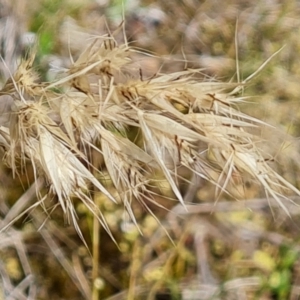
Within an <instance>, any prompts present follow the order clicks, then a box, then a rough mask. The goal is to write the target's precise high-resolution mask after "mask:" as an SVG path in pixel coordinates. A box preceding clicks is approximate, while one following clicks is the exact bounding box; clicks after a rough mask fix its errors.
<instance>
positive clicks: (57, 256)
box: [0, 0, 300, 300]
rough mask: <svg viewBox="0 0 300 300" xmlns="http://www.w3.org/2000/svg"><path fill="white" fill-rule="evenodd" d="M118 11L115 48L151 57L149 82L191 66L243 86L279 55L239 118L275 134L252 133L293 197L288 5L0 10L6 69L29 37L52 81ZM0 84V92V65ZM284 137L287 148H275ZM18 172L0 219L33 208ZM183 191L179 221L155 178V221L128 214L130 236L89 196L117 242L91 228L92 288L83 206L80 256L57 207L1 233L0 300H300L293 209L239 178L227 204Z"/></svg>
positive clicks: (293, 44)
mask: <svg viewBox="0 0 300 300" xmlns="http://www.w3.org/2000/svg"><path fill="white" fill-rule="evenodd" d="M123 12H124V14H125V28H126V35H127V38H128V42H129V43H130V45H131V46H133V47H135V48H140V49H144V50H145V51H147V52H148V53H149V54H151V55H149V56H148V57H147V58H146V59H145V58H143V61H142V62H141V63H142V65H143V70H145V72H146V73H147V74H148V75H151V74H155V72H157V71H158V70H162V71H163V72H173V71H179V70H182V69H183V68H185V67H193V68H203V69H204V70H203V72H204V73H205V74H207V77H209V76H210V77H212V78H215V79H218V80H221V81H225V82H229V81H230V80H233V81H236V80H240V81H242V80H243V79H245V78H246V77H247V76H249V75H250V74H252V73H253V72H254V71H255V70H256V69H258V68H259V66H260V65H261V64H262V63H263V62H264V61H266V60H267V59H268V58H269V57H270V56H272V54H273V53H274V52H276V51H277V50H278V49H280V48H281V47H283V46H284V48H283V49H282V51H281V52H280V53H279V54H278V55H277V56H276V57H275V58H274V59H273V60H272V61H271V62H270V63H269V64H268V65H267V67H266V68H265V69H264V70H263V71H262V72H261V73H260V75H259V76H258V77H257V78H255V79H254V80H253V81H252V82H251V83H250V84H249V85H248V86H246V87H245V90H244V95H245V103H243V104H242V105H240V109H241V110H243V111H245V112H247V113H248V114H250V115H253V116H255V117H257V118H259V119H261V120H263V121H266V122H269V123H270V124H272V125H274V126H276V127H278V128H279V129H280V133H278V136H270V134H269V133H268V131H267V130H266V132H262V133H261V134H262V136H263V137H264V136H265V137H266V138H267V139H268V143H273V144H274V153H273V155H274V163H273V164H274V168H276V169H277V170H278V171H279V172H280V174H282V175H283V176H284V177H285V178H286V179H288V180H289V181H290V182H291V183H293V184H294V185H295V186H297V187H298V188H299V176H298V174H299V168H298V165H297V164H298V163H299V161H300V159H299V155H298V148H297V137H298V136H299V133H300V130H299V125H300V124H299V122H300V115H299V111H300V110H299V96H300V88H299V82H300V71H299V70H300V60H299V50H300V39H299V34H300V18H299V16H300V2H299V1H297V0H285V1H280V0H277V1H276V0H268V1H266V0H258V1H244V0H228V1H226V3H225V2H224V1H220V0H219V1H217V0H209V1H208V0H207V1H200V0H156V1H152V0H123V1H122V0H111V1H109V0H98V1H96V0H95V1H92V0H90V1H88V0H36V1H34V2H32V1H31V2H30V1H28V0H27V1H26V0H23V1H8V0H1V1H0V26H1V33H0V39H1V45H0V50H1V55H2V57H3V58H4V59H5V61H6V62H7V65H8V66H9V67H10V68H11V70H12V71H13V70H14V68H15V67H16V61H17V59H19V58H20V57H22V56H23V57H24V56H26V53H27V52H28V49H29V48H30V47H32V46H33V44H34V43H35V41H38V47H37V49H38V50H37V51H38V52H37V58H36V68H37V69H38V70H39V71H40V73H41V74H42V75H41V76H42V78H41V80H52V79H53V78H54V76H56V75H57V70H58V69H61V68H64V67H67V66H68V63H69V57H70V54H71V55H72V56H74V57H76V55H78V54H79V52H80V51H81V50H82V47H83V45H84V43H85V39H86V38H87V37H88V35H103V34H105V33H107V31H108V30H114V29H116V28H117V27H118V26H119V25H120V23H121V22H122V19H123ZM235 32H236V33H235ZM236 49H238V53H237V51H236ZM136 59H139V57H138V56H137V58H136ZM237 60H238V62H239V65H238V68H237ZM1 74H2V77H1V82H2V83H4V81H5V79H6V78H7V77H8V76H9V74H8V72H7V69H6V68H5V67H4V66H3V65H1ZM287 134H289V135H292V136H294V137H295V140H294V144H293V145H290V144H288V143H283V144H280V142H279V140H281V141H282V140H285V138H284V137H285V135H287ZM279 135H280V137H279ZM289 140H290V139H289ZM104 172H105V171H104ZM27 174H28V176H24V178H23V177H20V178H17V179H14V180H13V179H12V176H11V171H10V170H8V169H7V168H6V167H5V166H3V165H2V166H1V177H0V180H1V184H0V197H1V198H0V217H1V219H0V220H5V219H6V218H7V215H9V214H10V213H11V212H12V209H13V208H14V209H17V210H18V209H20V208H19V207H18V203H22V204H21V205H24V206H25V205H29V204H30V203H29V202H30V201H31V204H32V201H33V200H34V196H33V194H34V191H35V188H36V187H35V186H32V187H31V188H30V189H29V190H28V188H29V186H30V185H31V184H32V183H33V176H32V172H31V171H30V169H29V170H28V172H27ZM194 183H195V185H194V186H192V185H191V186H189V185H187V184H183V185H182V193H183V195H184V197H185V199H186V201H187V203H188V204H191V205H194V206H190V209H189V211H188V212H186V211H185V210H184V209H183V208H182V207H180V206H179V205H177V202H176V201H166V200H165V198H164V197H170V196H172V193H171V191H170V189H169V188H168V186H167V184H165V187H164V183H163V182H162V183H161V187H160V191H159V193H160V194H161V195H162V196H161V197H159V196H157V199H156V201H157V202H158V203H159V204H160V205H161V206H164V207H165V209H163V208H161V207H158V206H155V205H153V207H151V209H152V210H153V211H154V213H155V215H156V216H157V218H158V219H159V220H160V223H158V222H157V221H156V220H155V218H154V217H153V216H151V215H149V214H148V213H147V212H146V211H144V210H143V209H142V208H141V207H139V206H137V207H134V211H135V215H136V219H137V220H138V224H139V226H140V231H141V232H142V235H141V234H140V232H139V230H138V229H137V228H136V226H135V225H134V224H132V223H130V221H128V220H124V216H123V212H124V208H123V207H116V206H115V205H108V204H105V206H104V204H103V205H102V202H101V197H102V196H101V195H100V194H99V195H97V202H98V203H99V205H100V207H101V210H102V211H103V213H104V214H105V217H106V219H107V220H108V223H109V226H110V228H111V230H112V232H113V235H114V237H115V239H116V241H117V245H116V244H115V243H114V242H113V241H112V240H111V239H110V237H109V236H108V235H107V234H106V233H105V231H104V230H101V229H99V238H100V246H99V261H98V262H97V263H98V264H99V274H97V276H96V277H97V278H96V280H94V282H93V280H92V279H93V278H94V279H95V276H94V274H92V273H93V263H95V260H93V258H92V256H91V254H90V251H92V247H93V245H92V243H93V239H92V235H93V224H92V223H93V218H92V216H91V215H90V214H89V212H88V211H87V210H86V208H85V207H84V206H83V205H82V204H80V203H78V204H76V203H75V205H77V211H78V217H79V224H80V227H81V229H82V232H83V234H84V237H85V239H86V241H87V243H88V246H89V247H90V249H87V248H86V247H85V246H84V245H83V244H82V241H81V240H80V239H79V238H78V236H77V233H76V231H75V230H74V228H73V227H72V226H69V225H67V224H65V222H64V219H63V217H62V213H61V212H60V211H59V210H55V211H54V212H53V213H51V216H47V215H46V214H45V210H43V209H42V208H35V209H34V210H33V211H31V212H30V213H28V214H27V215H26V216H25V217H23V218H22V219H20V220H19V221H18V222H16V223H15V224H14V225H13V226H12V227H10V228H9V229H8V230H6V231H5V232H2V233H1V240H0V274H1V278H2V282H0V299H92V297H93V290H95V289H97V290H98V292H99V295H98V296H97V297H98V298H99V299H110V300H117V299H160V300H162V299H166V300H167V299H182V300H193V299H195V300H196V299H229V300H231V299H266V300H267V299H300V259H299V250H300V248H299V236H300V235H299V232H300V222H299V214H300V210H299V208H298V207H293V208H292V210H291V217H290V216H287V215H286V214H285V213H284V212H283V211H281V210H279V209H277V208H276V207H273V208H272V207H270V205H269V204H270V203H269V201H268V199H267V198H264V193H263V191H261V190H259V189H258V187H257V186H256V185H255V184H253V182H251V180H248V179H247V178H245V180H244V183H243V184H241V183H239V182H237V186H238V185H240V186H238V187H237V190H239V191H240V195H238V196H237V197H239V198H240V200H239V201H235V200H234V201H230V199H228V197H225V196H224V197H223V198H221V199H220V200H219V202H218V203H215V201H214V188H213V187H212V186H211V185H209V184H208V183H205V182H202V181H197V182H196V181H195V182H194ZM195 187H196V188H195ZM98 198H99V199H98ZM26 201H27V202H26ZM24 203H25V204H24ZM50 205H54V204H50ZM133 205H135V204H134V203H133ZM48 209H51V206H49V208H48ZM1 222H2V221H1ZM1 227H2V226H1ZM8 295H9V297H8ZM1 297H2V298H1ZM94 299H95V294H94Z"/></svg>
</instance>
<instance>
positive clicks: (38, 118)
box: [0, 35, 300, 233]
mask: <svg viewBox="0 0 300 300" xmlns="http://www.w3.org/2000/svg"><path fill="white" fill-rule="evenodd" d="M136 52H137V50H135V49H134V48H131V47H129V46H128V45H127V43H126V42H125V43H124V44H121V45H119V44H118V42H117V41H116V39H115V38H114V37H113V36H112V35H106V36H103V37H96V38H94V39H93V41H88V45H87V47H86V49H85V50H84V51H83V52H82V54H80V55H79V56H78V58H77V59H76V60H75V61H74V60H73V59H72V58H71V63H70V66H69V68H68V69H67V70H65V71H64V72H62V74H61V76H60V78H59V79H57V80H55V81H54V82H44V83H40V82H39V76H38V75H37V74H36V72H35V70H34V67H33V62H34V54H30V55H29V58H28V59H27V60H24V61H23V62H22V63H21V64H20V65H19V68H18V69H17V71H16V72H15V74H14V75H12V76H11V78H10V79H9V80H8V81H7V83H6V84H5V85H4V87H3V88H2V90H1V92H0V94H1V95H9V96H11V97H12V98H13V100H14V101H13V104H12V106H11V108H10V111H9V114H10V121H9V125H8V126H7V127H6V126H2V127H1V131H0V134H1V146H2V147H3V148H4V150H5V152H6V154H5V161H6V163H7V165H9V166H10V167H11V168H12V170H13V173H14V174H18V173H19V172H25V170H26V165H27V163H28V162H29V163H30V164H31V165H32V167H33V170H34V174H35V178H38V177H40V176H42V177H44V178H45V179H46V183H47V187H48V195H49V197H50V198H51V197H52V198H53V196H55V197H57V200H58V202H57V203H58V204H59V205H60V206H61V208H62V210H63V212H64V213H65V214H66V216H67V219H68V221H70V222H72V223H73V224H75V226H76V228H77V230H78V232H79V233H80V229H79V227H78V226H77V225H76V224H77V221H76V219H77V216H76V210H75V207H74V204H73V199H74V198H79V199H80V200H81V201H82V202H83V203H84V204H85V205H86V206H87V207H88V208H89V210H90V211H91V212H92V213H93V214H94V215H95V216H96V217H97V218H98V219H99V221H100V222H101V223H102V225H103V226H104V227H105V229H106V230H107V231H108V232H109V228H108V226H107V223H106V221H105V218H104V216H103V215H102V214H101V211H100V210H99V208H98V207H97V206H96V205H95V203H94V201H93V197H92V193H91V191H92V190H98V191H100V192H101V193H103V194H104V195H105V196H106V197H107V198H108V199H110V200H111V201H114V202H116V203H118V202H122V203H123V205H124V207H125V209H126V211H127V212H128V214H129V216H130V217H131V218H132V219H133V220H134V219H135V217H134V212H133V210H132V202H133V201H136V200H137V201H139V202H140V203H141V204H142V205H143V206H144V207H145V208H146V210H149V211H150V209H149V208H148V206H147V203H148V202H149V201H150V202H154V197H153V196H154V194H155V192H154V189H153V185H155V184H156V183H155V180H153V178H154V176H153V174H154V173H155V174H159V176H163V177H164V178H165V179H166V180H167V181H168V183H169V185H170V188H171V190H172V191H173V193H174V195H175V196H176V198H177V199H178V200H179V201H180V202H181V203H182V205H185V203H184V200H183V197H182V195H181V192H180V189H179V183H180V181H188V180H189V178H184V177H182V176H181V175H180V174H181V172H180V171H181V169H185V170H189V171H190V174H192V173H194V174H195V175H197V176H200V177H201V178H203V179H205V180H207V181H209V182H212V183H214V184H215V186H216V199H218V198H219V197H220V196H221V194H223V193H224V192H225V193H227V194H229V195H230V194H231V192H230V189H228V188H227V187H228V186H229V185H230V184H231V183H232V182H233V183H234V180H237V178H239V180H242V177H243V174H244V173H248V174H249V175H250V176H251V177H252V179H253V180H255V181H256V182H257V183H259V184H260V185H261V186H262V187H263V189H264V190H265V192H266V193H267V195H268V196H272V197H273V198H274V199H276V200H277V202H278V204H279V205H280V206H281V207H282V208H283V209H284V210H286V212H287V213H288V210H287V209H286V208H285V205H284V203H283V200H284V199H285V200H288V198H285V197H284V196H283V195H284V194H286V192H287V191H288V190H290V191H291V190H292V191H293V192H294V193H296V194H298V195H300V192H299V191H298V190H297V189H296V188H294V187H293V186H292V185H290V184H289V183H288V182H287V181H285V180H284V179H283V178H282V177H281V176H280V175H278V174H277V173H276V172H275V171H273V170H272V168H271V167H270V165H269V161H270V160H271V157H270V156H268V155H267V154H265V152H263V151H262V150H260V148H259V142H261V141H260V138H259V128H260V127H261V126H267V125H266V124H263V122H262V121H260V120H257V119H254V118H252V117H250V116H247V115H245V114H243V113H241V112H240V111H239V110H238V109H237V108H236V104H237V103H238V102H240V101H243V97H242V96H240V94H238V93H236V91H237V90H239V88H240V87H241V86H242V83H222V82H217V81H215V80H212V79H209V78H206V77H205V76H203V74H202V73H201V70H191V69H187V70H183V71H181V72H176V73H171V74H161V73H156V74H154V75H153V76H151V77H149V78H144V76H143V70H142V69H141V68H139V67H138V66H137V63H136V62H135V61H134V60H133V58H132V57H134V54H135V53H136ZM101 162H102V163H101ZM104 168H105V169H106V171H107V172H108V174H109V176H110V178H111V182H112V184H113V186H114V188H115V190H116V191H117V193H112V192H111V191H109V190H108V188H107V185H106V183H105V182H103V180H102V181H101V178H102V171H103V170H104ZM46 198H47V197H44V198H42V199H41V200H42V201H43V199H46Z"/></svg>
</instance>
